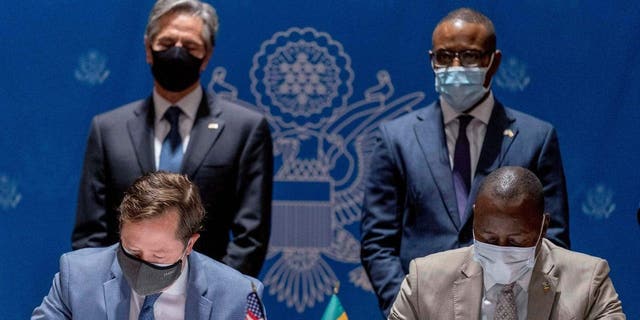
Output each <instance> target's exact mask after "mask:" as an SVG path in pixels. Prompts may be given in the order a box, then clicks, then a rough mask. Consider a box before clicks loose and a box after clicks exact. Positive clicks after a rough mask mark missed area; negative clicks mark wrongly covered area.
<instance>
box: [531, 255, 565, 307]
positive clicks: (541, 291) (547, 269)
mask: <svg viewBox="0 0 640 320" xmlns="http://www.w3.org/2000/svg"><path fill="white" fill-rule="evenodd" d="M537 260H538V261H537V262H536V266H535V267H534V269H533V272H532V274H531V282H530V283H529V298H528V301H529V302H528V304H527V319H530V320H537V319H540V320H542V319H550V316H551V310H552V309H553V306H554V301H555V299H556V296H557V295H558V294H560V292H559V291H558V278H557V277H555V276H553V275H552V274H551V271H552V270H553V268H554V267H555V263H554V262H553V261H552V259H551V258H550V257H549V249H548V247H547V246H546V244H544V243H543V245H542V247H541V251H540V255H539V256H538V259H537ZM561 319H569V318H566V317H563V318H561Z"/></svg>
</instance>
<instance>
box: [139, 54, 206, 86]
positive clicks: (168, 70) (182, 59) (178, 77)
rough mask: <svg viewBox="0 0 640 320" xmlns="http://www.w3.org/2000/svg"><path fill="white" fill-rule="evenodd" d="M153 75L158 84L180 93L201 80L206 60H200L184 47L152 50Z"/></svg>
mask: <svg viewBox="0 0 640 320" xmlns="http://www.w3.org/2000/svg"><path fill="white" fill-rule="evenodd" d="M151 55H152V56H153V64H152V66H151V73H153V77H154V78H155V79H156V81H158V83H159V84H160V85H161V86H162V87H163V88H165V89H167V90H169V91H172V92H180V91H182V90H184V89H186V88H189V87H190V86H191V85H193V84H194V83H196V81H198V80H199V79H200V67H201V66H202V62H203V61H204V59H198V58H196V57H194V56H192V55H191V54H190V53H189V50H187V49H185V48H183V47H171V48H169V49H167V50H163V51H155V50H151Z"/></svg>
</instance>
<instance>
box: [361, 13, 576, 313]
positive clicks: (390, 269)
mask: <svg viewBox="0 0 640 320" xmlns="http://www.w3.org/2000/svg"><path fill="white" fill-rule="evenodd" d="M432 41H433V43H432V44H433V48H432V51H430V57H431V65H432V68H433V70H434V74H435V79H436V81H435V84H436V86H435V87H436V91H437V92H438V93H439V94H440V99H439V100H438V101H436V102H435V103H433V104H432V105H430V106H428V107H426V108H424V109H421V110H417V111H415V112H412V113H410V114H407V115H405V116H403V117H401V118H398V119H395V120H393V121H390V122H388V123H385V124H382V125H381V127H380V129H379V131H378V136H377V137H376V147H375V149H374V151H373V154H372V158H371V161H370V163H371V166H370V168H369V170H370V172H369V174H368V178H367V181H366V182H365V195H364V203H363V211H362V224H361V241H362V246H361V248H362V249H361V250H362V251H361V258H362V263H363V265H364V268H365V269H366V271H367V274H368V276H369V280H370V281H371V284H372V286H373V289H374V290H375V293H376V295H377V297H378V301H379V305H380V308H381V310H382V311H383V313H384V314H385V315H388V313H389V308H390V307H391V303H392V302H393V299H394V298H395V296H396V294H397V293H398V290H399V289H400V284H401V282H402V279H403V278H404V276H405V274H407V273H408V271H409V269H408V268H409V262H410V261H411V260H412V259H414V258H417V257H421V256H425V255H428V254H432V253H435V252H440V251H444V250H449V249H454V248H458V247H463V246H467V245H470V244H471V243H472V239H473V236H472V230H471V226H472V224H473V217H472V212H471V204H472V203H473V199H475V196H476V194H477V189H478V186H479V185H480V183H481V182H482V180H483V179H484V177H485V176H487V175H488V174H489V173H490V172H491V171H493V170H494V169H496V168H498V167H501V166H509V165H511V166H522V167H525V168H528V169H530V170H531V171H533V172H534V173H535V174H536V175H537V177H538V178H539V179H540V181H542V184H543V185H544V198H545V207H546V208H547V209H548V210H549V212H550V214H551V220H550V222H549V230H548V233H547V236H548V237H549V239H550V240H551V241H553V242H555V243H556V244H558V245H560V246H562V247H565V248H568V247H569V215H568V204H567V192H566V186H565V178H564V172H563V168H562V161H561V158H560V149H559V146H558V138H557V136H556V131H555V129H554V128H553V126H551V125H550V124H549V123H547V122H544V121H541V120H538V119H536V118H534V117H531V116H529V115H526V114H523V113H521V112H518V111H515V110H512V109H510V108H506V107H504V106H503V105H502V104H501V103H500V102H498V101H497V100H496V99H495V98H494V96H493V93H492V92H491V90H490V84H491V78H492V77H493V75H494V74H495V73H496V71H497V70H498V66H499V65H500V59H501V52H500V50H497V49H496V35H495V31H494V27H493V24H492V22H491V21H490V20H489V19H488V18H487V17H486V16H484V15H482V14H481V13H479V12H477V11H474V10H471V9H466V8H464V9H458V10H456V11H453V12H451V13H450V14H449V15H447V16H446V17H445V18H443V19H442V20H441V21H440V22H439V23H438V25H437V26H436V28H435V30H434V32H433V39H432ZM460 132H462V134H460Z"/></svg>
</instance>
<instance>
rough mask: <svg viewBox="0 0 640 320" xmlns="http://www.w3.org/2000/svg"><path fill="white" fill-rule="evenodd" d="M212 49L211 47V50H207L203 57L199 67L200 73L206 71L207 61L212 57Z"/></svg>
mask: <svg viewBox="0 0 640 320" xmlns="http://www.w3.org/2000/svg"><path fill="white" fill-rule="evenodd" d="M214 48H215V47H211V50H209V51H208V52H207V54H206V55H205V56H204V59H202V66H200V72H203V71H204V70H205V69H207V65H208V64H209V60H211V56H212V55H213V49H214Z"/></svg>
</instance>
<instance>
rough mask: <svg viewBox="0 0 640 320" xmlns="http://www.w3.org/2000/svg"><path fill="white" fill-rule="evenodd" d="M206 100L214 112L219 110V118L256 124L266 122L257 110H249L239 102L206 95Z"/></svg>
mask: <svg viewBox="0 0 640 320" xmlns="http://www.w3.org/2000/svg"><path fill="white" fill-rule="evenodd" d="M207 100H208V101H210V103H209V104H210V106H211V107H212V108H213V109H214V110H216V109H218V110H220V112H221V114H220V115H221V117H223V118H225V119H233V120H237V121H244V122H250V123H257V122H261V121H265V120H266V118H265V116H264V114H262V113H260V112H258V111H257V110H253V109H250V107H249V106H248V105H243V104H241V103H240V102H236V101H230V100H227V99H223V98H220V97H218V96H215V95H212V94H207Z"/></svg>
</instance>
